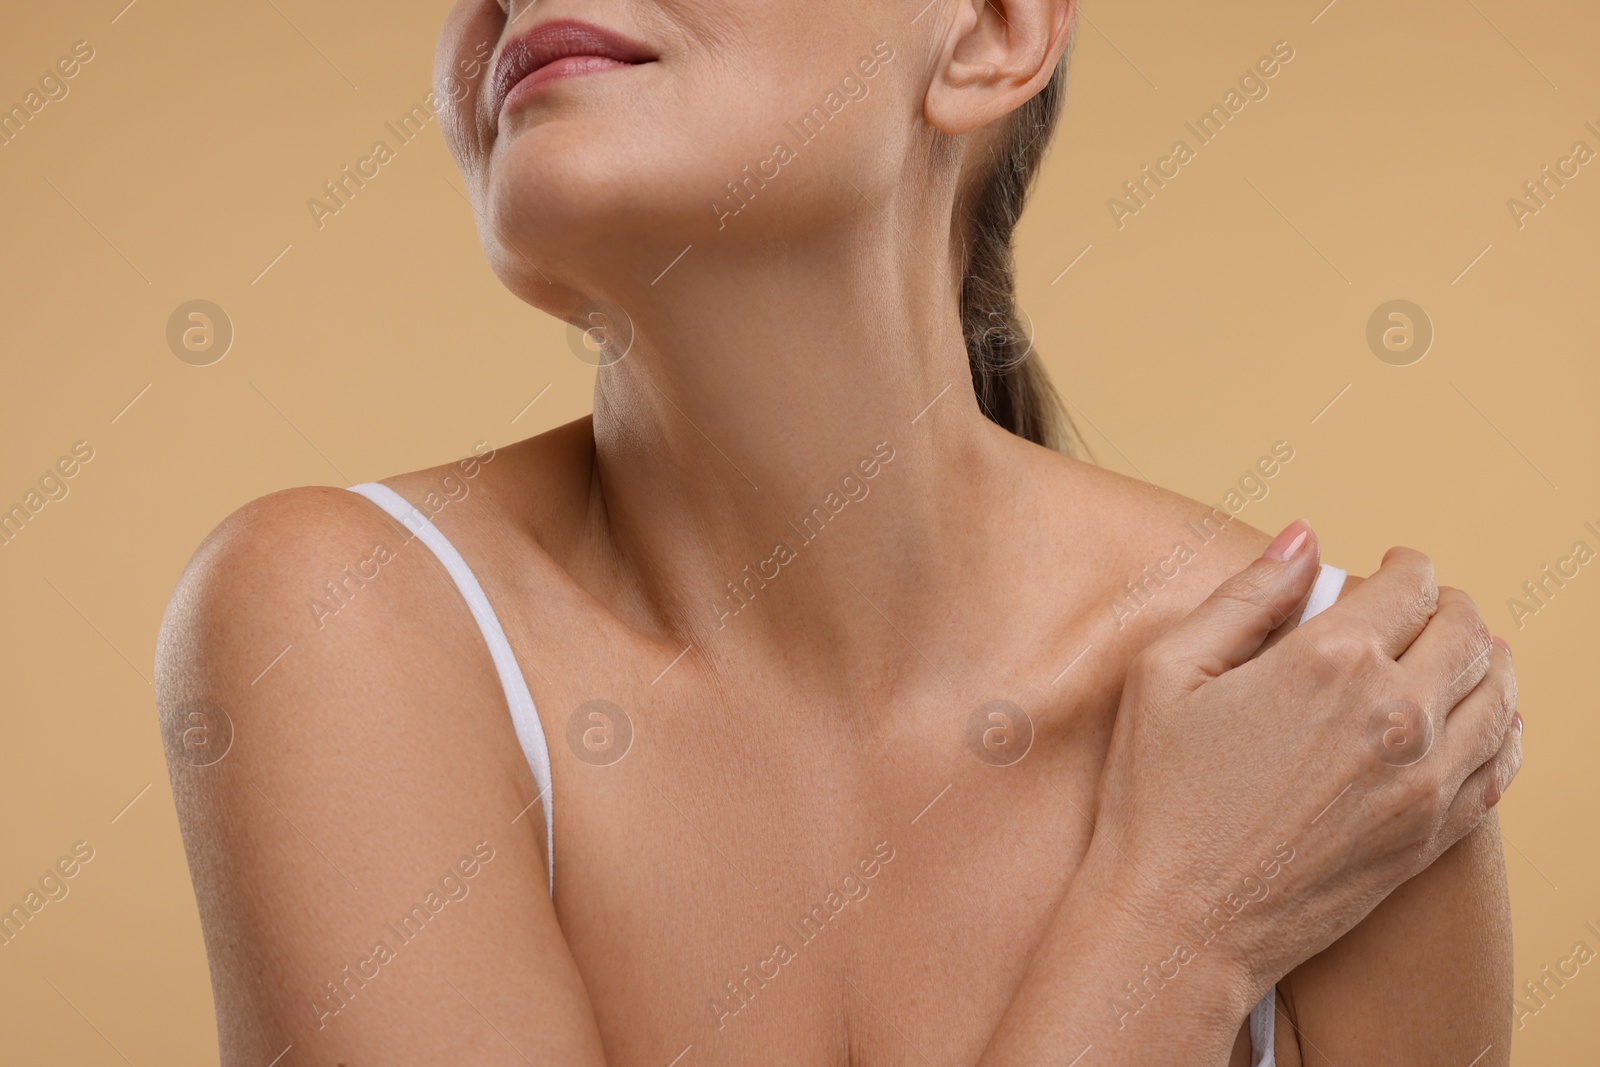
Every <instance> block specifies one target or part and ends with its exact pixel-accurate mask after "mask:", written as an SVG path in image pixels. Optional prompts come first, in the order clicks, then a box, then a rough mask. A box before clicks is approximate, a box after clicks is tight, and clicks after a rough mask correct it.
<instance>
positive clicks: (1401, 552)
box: [1306, 548, 1439, 659]
mask: <svg viewBox="0 0 1600 1067" xmlns="http://www.w3.org/2000/svg"><path fill="white" fill-rule="evenodd" d="M1438 603H1439V587H1438V586H1437V585H1436V584H1435V583H1434V580H1433V562H1432V561H1431V560H1429V559H1428V557H1427V556H1424V555H1423V554H1422V553H1421V552H1418V551H1416V550H1415V549H1411V548H1391V549H1390V550H1389V551H1387V552H1385V553H1384V554H1383V565H1382V566H1380V567H1379V568H1378V570H1377V573H1375V574H1373V575H1372V576H1371V577H1370V578H1368V579H1367V580H1366V581H1364V582H1362V583H1361V584H1360V585H1358V586H1356V587H1355V588H1354V589H1352V590H1351V591H1350V592H1349V593H1348V594H1346V595H1345V596H1343V597H1341V598H1339V602H1338V603H1337V604H1335V605H1334V606H1333V607H1331V608H1329V609H1328V610H1327V611H1325V612H1323V613H1322V614H1321V615H1319V616H1317V619H1325V620H1328V621H1327V622H1324V623H1323V624H1322V625H1323V626H1328V625H1331V624H1332V623H1333V622H1334V621H1335V620H1347V621H1348V620H1352V619H1353V620H1355V621H1357V622H1359V623H1361V625H1362V628H1363V630H1364V631H1366V632H1370V633H1372V634H1373V639H1374V640H1375V641H1376V642H1377V644H1376V647H1377V649H1378V650H1379V651H1380V652H1381V653H1382V654H1383V655H1385V656H1387V657H1388V658H1390V659H1396V658H1398V657H1399V656H1400V654H1401V653H1402V652H1404V651H1405V650H1406V649H1407V648H1408V647H1409V646H1410V644H1411V642H1412V641H1414V640H1416V638H1417V635H1418V634H1420V633H1422V628H1423V627H1424V626H1426V625H1427V624H1428V619H1429V618H1431V617H1432V616H1433V612H1434V609H1435V608H1436V607H1437V606H1438ZM1316 621H1317V620H1312V621H1311V622H1309V623H1307V624H1306V625H1307V626H1308V627H1309V626H1314V625H1316Z"/></svg>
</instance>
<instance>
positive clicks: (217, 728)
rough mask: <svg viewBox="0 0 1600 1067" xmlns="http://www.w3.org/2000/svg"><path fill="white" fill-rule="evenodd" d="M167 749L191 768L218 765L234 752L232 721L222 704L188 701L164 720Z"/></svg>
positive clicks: (206, 701) (208, 701)
mask: <svg viewBox="0 0 1600 1067" xmlns="http://www.w3.org/2000/svg"><path fill="white" fill-rule="evenodd" d="M165 732H166V735H167V737H166V741H167V750H168V751H169V752H170V753H171V754H172V755H173V756H175V757H178V758H181V759H182V760H183V761H184V762H185V763H187V764H188V765H189V766H191V767H210V766H212V765H213V764H216V763H221V762H222V758H223V757H224V756H226V755H227V754H228V753H229V752H231V751H232V750H233V719H232V718H230V717H229V715H228V713H227V711H225V710H223V707H222V705H220V704H217V703H214V702H212V701H210V700H191V701H188V702H186V703H183V704H180V705H178V708H177V710H176V711H175V712H174V713H173V714H172V715H171V716H170V717H169V718H168V719H167V720H166V731H165Z"/></svg>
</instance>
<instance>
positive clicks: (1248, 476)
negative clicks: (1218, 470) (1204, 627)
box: [1032, 442, 1294, 637]
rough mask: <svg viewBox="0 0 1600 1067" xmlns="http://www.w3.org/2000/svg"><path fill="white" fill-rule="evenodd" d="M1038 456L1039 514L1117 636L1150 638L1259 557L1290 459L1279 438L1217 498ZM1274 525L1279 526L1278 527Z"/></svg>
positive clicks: (1245, 465) (1289, 451) (1080, 463)
mask: <svg viewBox="0 0 1600 1067" xmlns="http://www.w3.org/2000/svg"><path fill="white" fill-rule="evenodd" d="M1038 453H1040V454H1037V455H1036V456H1035V460H1036V468H1035V469H1036V471H1037V474H1036V477H1037V479H1038V480H1037V481H1036V482H1035V484H1037V485H1039V486H1041V490H1040V491H1039V492H1038V493H1037V494H1036V495H1035V498H1034V503H1033V506H1034V507H1037V508H1039V512H1038V514H1037V515H1036V516H1034V517H1032V518H1034V519H1035V521H1037V522H1038V523H1039V524H1040V525H1041V526H1044V527H1048V528H1050V529H1053V530H1055V531H1057V534H1056V536H1057V537H1058V538H1059V539H1060V543H1059V544H1058V545H1057V546H1055V548H1056V550H1057V552H1058V556H1064V557H1065V558H1066V559H1067V560H1069V561H1070V562H1071V563H1072V565H1073V569H1074V570H1075V571H1076V572H1078V573H1079V574H1081V575H1084V576H1085V577H1084V580H1085V581H1086V582H1088V583H1089V586H1088V587H1087V588H1085V589H1084V590H1082V592H1083V593H1084V594H1086V596H1087V597H1088V598H1089V600H1090V602H1092V603H1095V604H1097V605H1103V607H1099V608H1097V610H1099V611H1101V612H1102V613H1103V614H1104V616H1105V621H1106V622H1107V623H1109V625H1110V626H1112V627H1113V628H1114V629H1115V630H1117V631H1118V632H1119V633H1128V634H1131V635H1134V636H1136V637H1137V636H1143V637H1150V636H1153V635H1154V634H1155V633H1156V632H1159V630H1160V629H1162V628H1164V627H1165V626H1168V625H1170V624H1171V623H1173V622H1175V621H1176V620H1177V619H1179V618H1181V617H1183V615H1185V614H1187V613H1188V612H1189V611H1190V610H1191V609H1192V608H1194V607H1195V605H1197V604H1199V603H1200V602H1201V601H1202V600H1204V599H1205V598H1206V596H1208V595H1209V594H1210V593H1211V592H1212V590H1214V589H1215V588H1216V587H1217V586H1218V585H1219V584H1221V582H1222V581H1223V580H1224V579H1226V578H1228V577H1229V576H1230V575H1233V574H1236V573H1238V572H1239V571H1240V570H1242V569H1243V568H1244V567H1245V566H1246V565H1248V564H1249V562H1250V561H1251V560H1253V559H1255V558H1256V557H1258V556H1259V555H1260V554H1261V552H1262V550H1263V549H1265V548H1266V546H1267V544H1268V543H1269V542H1270V541H1271V539H1272V536H1273V534H1272V533H1267V532H1264V531H1262V530H1261V529H1259V528H1257V527H1256V526H1255V525H1253V523H1255V522H1257V521H1261V522H1264V521H1266V520H1265V516H1266V515H1267V510H1266V506H1265V504H1264V503H1263V502H1264V501H1265V500H1266V499H1267V497H1268V496H1269V495H1270V492H1271V488H1272V483H1273V481H1274V480H1275V479H1277V478H1280V477H1282V474H1283V470H1284V468H1285V466H1286V465H1288V464H1292V462H1293V458H1294V450H1293V448H1292V447H1291V446H1290V445H1289V444H1288V443H1287V442H1278V443H1277V444H1276V445H1274V446H1272V447H1271V448H1268V449H1266V450H1264V451H1263V452H1262V453H1261V454H1260V455H1259V456H1255V457H1251V458H1250V459H1249V460H1248V461H1247V462H1241V464H1240V467H1239V470H1238V471H1237V472H1236V474H1235V476H1234V477H1233V478H1232V479H1231V480H1229V481H1228V482H1227V483H1226V484H1225V485H1223V486H1221V487H1219V491H1218V492H1217V493H1216V495H1215V498H1214V499H1207V500H1196V499H1193V498H1191V497H1188V496H1185V495H1183V494H1182V493H1177V492H1174V491H1172V490H1169V489H1165V488H1162V487H1160V486H1156V485H1152V484H1150V483H1149V482H1146V481H1142V480H1140V479H1137V478H1133V477H1129V476H1126V475H1122V474H1118V473H1117V472H1115V471H1111V470H1108V469H1106V468H1104V467H1100V466H1097V465H1095V464H1092V463H1088V462H1085V461H1083V460H1079V459H1075V458H1071V457H1064V456H1058V455H1053V454H1049V453H1044V452H1043V450H1042V449H1041V450H1038ZM1275 532H1276V531H1274V533H1275Z"/></svg>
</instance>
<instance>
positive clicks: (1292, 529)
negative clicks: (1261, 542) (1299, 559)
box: [1261, 519, 1311, 563]
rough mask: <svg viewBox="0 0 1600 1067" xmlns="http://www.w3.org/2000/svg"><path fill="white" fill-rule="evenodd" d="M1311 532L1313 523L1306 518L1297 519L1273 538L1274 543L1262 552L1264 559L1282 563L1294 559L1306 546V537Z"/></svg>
mask: <svg viewBox="0 0 1600 1067" xmlns="http://www.w3.org/2000/svg"><path fill="white" fill-rule="evenodd" d="M1310 533H1311V524H1310V523H1308V522H1306V520H1304V519H1296V520H1294V521H1293V522H1291V523H1290V524H1289V525H1287V526H1285V527H1284V528H1283V532H1282V533H1280V534H1279V535H1278V536H1277V537H1274V538H1273V539H1272V544H1270V545H1268V546H1267V550H1266V551H1265V552H1263V553H1261V558H1262V559H1273V560H1277V561H1278V562H1280V563H1283V562H1287V561H1288V560H1291V559H1294V557H1295V556H1296V555H1298V554H1299V552H1300V550H1301V549H1302V548H1304V547H1305V544H1306V539H1307V537H1308V536H1309V535H1310Z"/></svg>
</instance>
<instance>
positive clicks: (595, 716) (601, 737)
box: [567, 700, 633, 767]
mask: <svg viewBox="0 0 1600 1067" xmlns="http://www.w3.org/2000/svg"><path fill="white" fill-rule="evenodd" d="M567 747H569V748H571V749H572V754H573V755H575V756H577V757H578V758H579V759H580V760H582V761H583V762H585V763H587V764H589V765H590V766H591V767H609V766H611V765H612V764H613V763H617V762H620V761H621V759H622V757H624V756H626V755H627V754H628V750H629V749H631V748H632V747H633V720H632V719H630V718H629V717H628V713H627V712H625V711H623V710H622V709H621V708H620V707H618V706H617V705H615V704H613V703H612V702H611V701H609V700H591V701H588V702H587V703H584V704H579V705H578V707H577V709H576V710H575V711H573V713H572V717H571V718H570V719H568V720H567Z"/></svg>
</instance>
